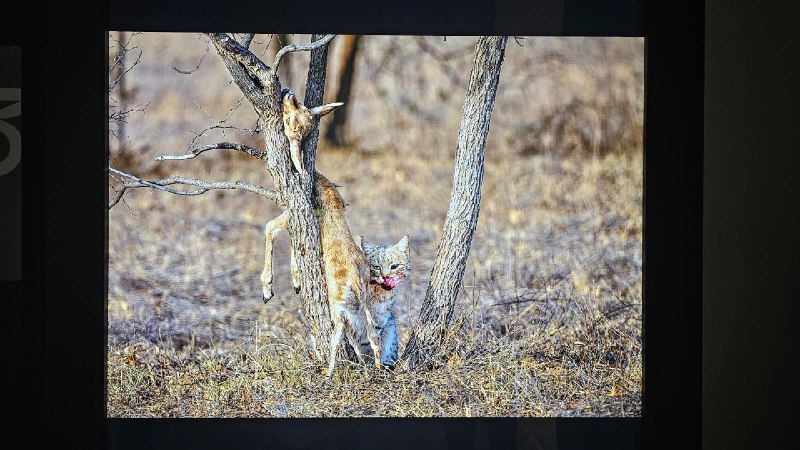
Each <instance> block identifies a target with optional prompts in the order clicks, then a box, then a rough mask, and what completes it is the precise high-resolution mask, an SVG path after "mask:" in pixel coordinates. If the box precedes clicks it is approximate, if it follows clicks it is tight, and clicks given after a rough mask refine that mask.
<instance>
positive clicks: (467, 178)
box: [403, 36, 508, 368]
mask: <svg viewBox="0 0 800 450" xmlns="http://www.w3.org/2000/svg"><path fill="white" fill-rule="evenodd" d="M507 40H508V38H507V37H485V36H484V37H481V38H480V39H479V40H478V43H477V45H476V46H475V59H474V61H473V63H472V71H471V73H470V78H469V84H468V86H467V93H466V100H465V102H464V109H463V115H462V118H461V125H460V127H459V131H458V147H457V149H456V162H455V170H454V173H453V189H452V192H451V195H450V205H449V207H448V210H447V216H446V217H445V221H444V226H443V227H442V236H441V240H440V241H439V247H438V249H437V252H436V260H435V262H434V265H433V270H432V272H431V281H430V284H428V290H427V292H426V293H425V299H424V300H423V303H422V310H421V311H420V315H419V318H418V319H417V322H416V324H415V326H414V329H413V331H412V334H411V338H410V339H409V341H408V344H407V345H406V349H405V351H404V353H403V357H404V358H405V359H406V361H407V362H408V364H409V366H410V367H412V368H413V367H417V366H430V365H431V364H432V363H433V361H432V359H431V357H432V356H433V355H434V353H435V351H436V349H437V348H439V347H440V346H441V345H442V344H443V342H444V340H445V337H446V335H447V331H448V326H449V325H450V319H451V317H452V315H453V309H454V306H455V303H456V299H457V297H458V292H459V290H460V288H461V282H462V279H463V276H464V269H465V267H466V264H467V257H468V256H469V249H470V245H471V243H472V235H473V232H474V231H475V227H476V225H477V223H478V212H479V210H480V203H481V184H482V182H483V165H484V156H485V153H486V137H487V136H488V134H489V122H490V120H491V117H492V110H493V108H494V101H495V95H496V93H497V85H498V81H499V79H500V67H501V65H502V63H503V56H504V53H505V47H506V42H507Z"/></svg>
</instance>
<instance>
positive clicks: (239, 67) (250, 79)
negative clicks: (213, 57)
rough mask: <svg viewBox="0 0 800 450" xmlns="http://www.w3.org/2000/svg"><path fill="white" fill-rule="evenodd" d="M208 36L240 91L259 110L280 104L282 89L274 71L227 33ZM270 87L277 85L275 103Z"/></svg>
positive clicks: (209, 34) (208, 34)
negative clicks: (271, 96) (268, 88)
mask: <svg viewBox="0 0 800 450" xmlns="http://www.w3.org/2000/svg"><path fill="white" fill-rule="evenodd" d="M207 36H208V37H209V38H210V39H211V42H212V43H213V44H214V47H216V49H217V53H219V55H220V57H221V58H222V61H223V62H224V63H225V67H227V68H228V71H229V72H230V73H231V75H232V76H233V80H234V81H235V82H236V84H237V85H238V86H239V89H241V90H242V93H244V94H245V96H247V98H248V100H250V102H251V103H252V104H253V106H254V107H255V108H256V109H257V110H259V111H262V110H263V109H266V108H269V106H270V105H271V104H272V103H277V102H278V100H279V94H280V92H279V91H280V87H279V86H277V85H276V84H277V83H278V79H277V76H276V75H275V73H274V72H273V71H272V69H270V68H269V67H268V66H267V65H266V64H264V62H263V61H261V60H260V59H258V57H257V56H256V55H254V54H253V53H252V52H251V51H250V50H248V49H247V48H246V47H243V46H242V45H241V44H239V43H238V42H236V40H234V39H233V38H231V37H230V36H228V35H227V34H226V33H207ZM270 85H276V86H275V92H274V96H275V99H273V100H274V101H271V100H270V98H269V95H270V94H269V93H268V92H267V91H265V89H267V86H270Z"/></svg>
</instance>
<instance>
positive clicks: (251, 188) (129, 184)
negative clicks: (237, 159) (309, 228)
mask: <svg viewBox="0 0 800 450" xmlns="http://www.w3.org/2000/svg"><path fill="white" fill-rule="evenodd" d="M108 170H109V171H110V172H113V173H115V174H117V175H120V176H122V177H125V178H128V179H129V180H130V181H124V182H122V184H121V185H120V187H119V189H117V190H116V192H115V193H114V196H113V197H112V198H111V200H109V202H108V209H111V208H112V207H114V205H116V204H117V203H119V201H120V200H121V199H122V196H123V195H124V194H125V191H126V190H128V189H134V188H143V187H149V188H154V189H158V190H161V191H165V192H169V193H170V194H176V195H200V194H205V193H206V192H208V191H209V190H211V189H241V190H243V191H248V192H253V193H255V194H259V195H261V196H263V197H266V198H268V199H270V200H272V201H277V200H278V194H277V193H276V192H275V191H272V190H269V189H267V188H265V187H263V186H258V185H255V184H250V183H247V182H245V181H204V180H197V179H194V178H186V177H180V176H173V177H169V178H164V179H163V180H156V181H150V180H144V179H142V178H139V177H137V176H136V175H131V174H129V173H125V172H123V171H121V170H117V169H115V168H113V167H109V168H108ZM173 184H185V185H188V186H197V187H199V188H200V189H196V190H193V191H182V190H179V189H173V188H169V187H167V186H169V185H173Z"/></svg>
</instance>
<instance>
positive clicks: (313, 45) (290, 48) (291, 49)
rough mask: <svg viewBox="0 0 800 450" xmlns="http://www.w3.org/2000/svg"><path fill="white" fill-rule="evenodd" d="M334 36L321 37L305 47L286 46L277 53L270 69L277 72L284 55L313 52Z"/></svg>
mask: <svg viewBox="0 0 800 450" xmlns="http://www.w3.org/2000/svg"><path fill="white" fill-rule="evenodd" d="M335 36H336V35H335V34H326V35H325V37H323V38H322V39H320V40H318V41H315V42H312V43H310V44H306V45H296V44H294V45H287V46H286V47H283V48H282V49H280V50H279V51H278V53H277V54H276V55H275V62H273V63H272V67H274V68H275V70H278V66H279V65H280V64H281V59H283V56H284V55H286V54H287V53H289V52H307V51H311V50H314V49H316V48H319V47H322V46H323V45H326V44H327V43H328V42H330V41H331V39H333V38H334V37H335Z"/></svg>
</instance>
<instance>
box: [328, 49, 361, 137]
mask: <svg viewBox="0 0 800 450" xmlns="http://www.w3.org/2000/svg"><path fill="white" fill-rule="evenodd" d="M360 41H361V36H359V35H346V36H342V39H341V40H340V42H341V44H340V45H341V46H342V54H341V59H340V60H339V87H338V91H337V92H336V96H335V98H336V101H337V102H344V104H345V105H349V104H350V92H351V90H352V88H353V77H354V76H355V71H356V55H357V54H358V44H359V42H360ZM347 111H348V109H347V108H340V109H338V110H336V111H334V112H333V119H332V120H331V121H330V123H329V124H328V129H327V131H325V139H326V140H327V141H328V142H330V143H331V145H333V146H335V147H344V146H345V145H346V144H347V140H346V137H347V136H346V134H345V132H346V129H345V128H346V126H347Z"/></svg>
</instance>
